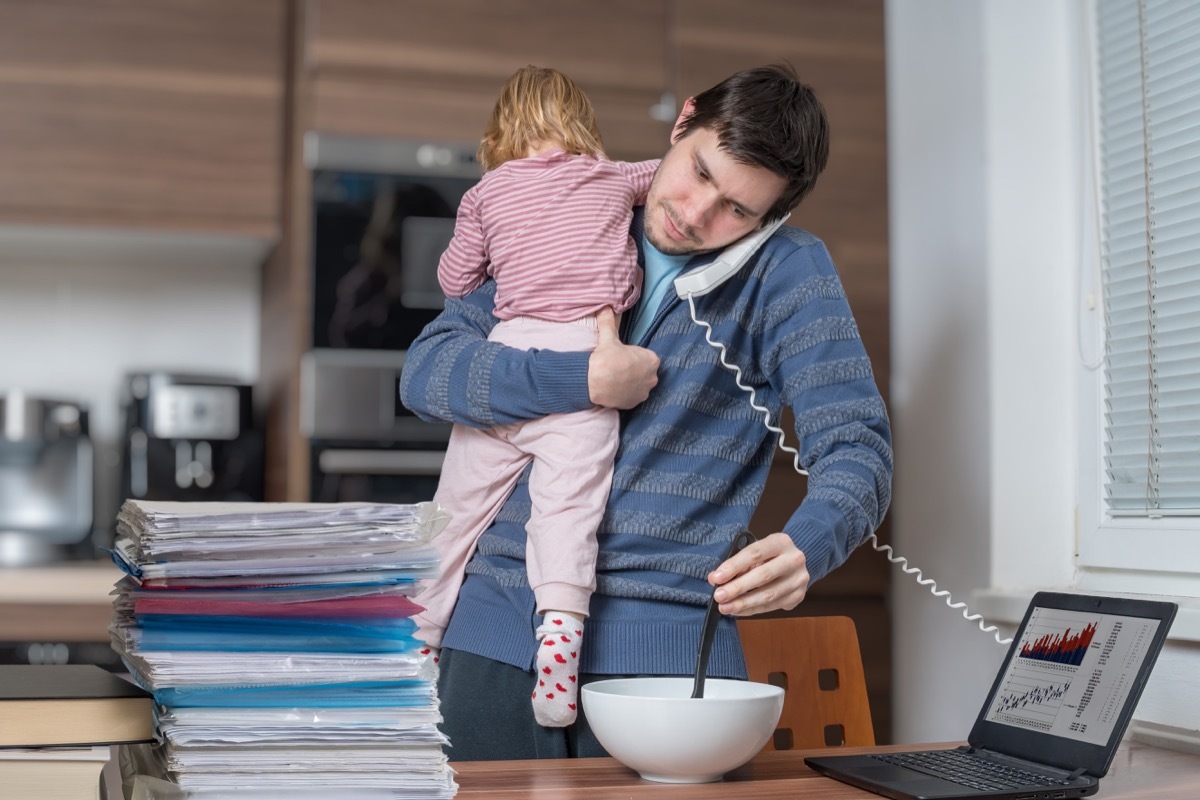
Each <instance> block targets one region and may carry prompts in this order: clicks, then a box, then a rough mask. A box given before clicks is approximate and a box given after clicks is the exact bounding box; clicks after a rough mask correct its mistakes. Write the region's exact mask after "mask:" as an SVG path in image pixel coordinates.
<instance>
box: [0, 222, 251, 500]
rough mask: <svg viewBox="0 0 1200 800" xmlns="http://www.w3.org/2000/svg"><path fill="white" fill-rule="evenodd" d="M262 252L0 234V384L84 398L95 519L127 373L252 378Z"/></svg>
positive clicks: (112, 490) (177, 239)
mask: <svg viewBox="0 0 1200 800" xmlns="http://www.w3.org/2000/svg"><path fill="white" fill-rule="evenodd" d="M261 250H262V245H261V244H255V243H246V242H236V241H234V242H230V241H220V240H214V239H208V238H203V237H186V236H169V237H162V236H160V237H155V236H147V235H142V234H126V233H121V234H111V235H110V234H105V235H99V236H97V235H94V234H87V233H81V232H77V231H44V230H43V231H36V232H34V233H32V234H30V232H29V231H12V230H7V231H5V232H4V234H3V236H0V389H3V390H10V389H20V390H23V391H25V392H26V393H27V394H28V395H32V396H49V397H53V398H59V399H65V400H75V401H81V402H84V403H86V404H87V406H88V407H89V417H90V418H89V422H90V426H91V433H92V437H93V440H94V441H95V443H96V452H97V461H98V463H97V487H96V490H97V500H98V501H99V502H98V508H97V515H98V520H99V519H101V518H102V517H108V516H110V515H112V514H115V511H116V508H115V506H116V497H115V495H116V492H117V489H116V473H115V471H114V464H115V458H116V440H117V437H118V435H119V430H118V428H119V417H120V413H119V403H120V393H121V380H122V376H123V375H124V373H125V372H126V371H130V370H146V369H166V370H172V371H185V372H192V373H201V374H217V375H228V376H230V377H232V378H235V379H238V380H242V381H247V382H253V381H255V380H256V379H257V376H258V342H259V297H260V294H261V288H260V283H261V276H260V272H259V268H258V267H257V266H254V264H255V263H256V262H255V261H254V260H253V259H254V258H257V257H258V255H260V254H261Z"/></svg>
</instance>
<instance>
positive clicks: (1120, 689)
mask: <svg viewBox="0 0 1200 800" xmlns="http://www.w3.org/2000/svg"><path fill="white" fill-rule="evenodd" d="M1164 607H1166V608H1164ZM1173 614H1174V606H1173V604H1170V603H1156V602H1152V601H1141V600H1126V599H1123V598H1097V597H1083V596H1078V595H1064V594H1053V593H1039V594H1038V596H1036V597H1035V598H1034V600H1033V602H1032V603H1031V604H1030V607H1029V609H1028V611H1027V612H1026V615H1025V619H1024V621H1023V622H1022V623H1021V627H1020V628H1019V629H1018V631H1017V635H1016V636H1015V637H1014V639H1013V644H1012V646H1011V647H1010V649H1009V652H1008V656H1007V659H1006V661H1005V664H1004V668H1003V669H1002V670H1001V671H1000V673H999V675H998V676H997V678H996V681H995V683H994V684H993V686H992V690H991V692H990V693H989V695H988V699H987V702H986V704H985V705H984V707H983V710H982V711H981V713H980V719H979V720H978V721H977V722H976V725H975V729H974V730H973V731H972V732H971V743H972V744H975V745H977V746H978V745H982V746H986V747H988V748H990V749H995V750H999V751H1001V752H1005V753H1008V754H1010V755H1017V756H1020V757H1022V758H1028V759H1031V760H1034V761H1039V762H1042V763H1049V764H1054V765H1055V766H1060V767H1062V768H1064V769H1072V768H1075V767H1080V766H1083V767H1086V768H1087V771H1088V773H1089V774H1092V775H1095V776H1097V777H1099V776H1100V775H1103V774H1104V772H1106V771H1107V769H1108V765H1109V763H1110V762H1111V760H1112V755H1113V754H1114V753H1115V751H1116V748H1117V746H1118V744H1119V743H1120V738H1121V735H1122V734H1123V733H1124V731H1125V727H1126V725H1127V724H1128V721H1129V718H1130V717H1131V715H1132V714H1133V710H1134V707H1135V706H1136V705H1137V700H1138V698H1139V697H1140V695H1141V691H1142V688H1143V687H1144V685H1145V682H1146V679H1147V678H1148V676H1149V672H1150V668H1151V666H1153V663H1154V661H1155V659H1156V657H1157V655H1158V652H1159V650H1160V649H1161V648H1162V642H1163V639H1164V638H1165V636H1166V633H1167V629H1168V628H1169V627H1170V621H1171V618H1172V617H1173ZM977 738H978V739H979V741H976V739H977Z"/></svg>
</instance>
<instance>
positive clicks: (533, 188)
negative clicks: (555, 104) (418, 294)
mask: <svg viewBox="0 0 1200 800" xmlns="http://www.w3.org/2000/svg"><path fill="white" fill-rule="evenodd" d="M657 168H658V161H640V162H638V163H628V162H624V161H609V160H608V159H606V158H593V157H591V156H573V155H567V154H566V153H563V152H562V151H561V150H555V151H552V152H550V153H546V154H543V155H540V156H534V157H533V158H520V159H516V160H513V161H508V162H505V163H504V164H501V165H500V166H499V167H497V168H496V169H494V170H491V171H490V172H488V173H487V174H486V175H484V176H483V178H482V180H480V181H479V183H477V184H476V185H475V186H473V187H471V189H470V190H469V191H468V192H467V193H466V195H464V196H463V199H462V203H460V204H459V207H458V219H457V220H456V221H455V224H454V238H453V239H451V241H450V246H449V247H447V248H446V252H445V253H443V254H442V259H441V262H440V263H439V264H438V281H439V282H440V283H441V285H442V291H443V292H445V293H446V295H447V296H448V297H462V296H464V295H466V294H469V293H470V292H472V291H474V290H475V289H477V288H479V286H480V285H482V284H483V282H484V281H485V280H486V279H487V277H488V276H489V275H490V276H491V277H493V278H495V279H496V310H495V314H496V317H497V318H499V319H512V318H514V317H522V316H528V317H536V318H538V319H544V320H548V321H551V322H570V321H572V320H576V319H581V318H583V317H586V316H590V315H592V314H595V313H596V312H597V311H599V310H601V309H603V308H605V307H606V306H607V307H611V308H612V309H613V311H615V312H617V313H618V314H619V313H621V312H622V311H625V310H626V309H628V308H630V307H631V306H632V305H633V304H634V303H636V302H637V299H638V294H639V293H640V291H641V288H642V287H641V284H642V272H641V270H640V269H638V267H637V247H636V245H635V244H634V242H633V240H632V239H631V238H630V237H629V223H630V220H631V218H632V215H633V207H634V206H635V205H640V204H642V203H644V202H645V201H646V193H647V191H649V188H650V180H651V178H653V177H654V171H655V169H657Z"/></svg>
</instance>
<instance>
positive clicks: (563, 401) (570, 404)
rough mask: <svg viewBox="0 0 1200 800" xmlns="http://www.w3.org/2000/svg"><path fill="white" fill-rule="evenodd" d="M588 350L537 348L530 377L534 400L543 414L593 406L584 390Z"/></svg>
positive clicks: (588, 356) (586, 387) (585, 389)
mask: <svg viewBox="0 0 1200 800" xmlns="http://www.w3.org/2000/svg"><path fill="white" fill-rule="evenodd" d="M590 358H591V353H588V352H578V351H573V352H559V351H556V350H542V351H539V352H538V357H537V365H536V367H535V368H534V379H535V380H536V381H537V383H536V385H537V393H538V401H539V403H540V404H541V406H542V408H543V410H544V411H545V412H546V413H547V414H570V413H572V412H575V411H585V410H587V409H589V408H592V407H593V406H595V403H593V402H592V398H591V395H589V394H588V360H589V359H590Z"/></svg>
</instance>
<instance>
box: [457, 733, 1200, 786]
mask: <svg viewBox="0 0 1200 800" xmlns="http://www.w3.org/2000/svg"><path fill="white" fill-rule="evenodd" d="M931 746H932V747H938V746H942V745H931ZM945 746H952V745H945ZM915 747H919V746H914V745H903V746H899V745H892V746H888V747H847V748H844V749H843V750H842V751H841V752H845V753H864V752H883V751H887V750H911V749H914V748H915ZM816 753H824V754H826V755H827V754H828V753H829V751H828V750H789V751H781V752H775V751H771V752H763V753H760V754H759V755H758V756H756V757H755V758H754V760H753V761H751V762H750V763H749V764H747V765H745V766H743V767H739V768H738V769H736V770H734V771H733V772H731V773H729V774H728V775H726V776H725V780H723V781H718V782H717V783H702V784H669V783H652V782H650V781H644V780H642V779H641V778H639V777H638V775H637V773H635V772H633V771H632V770H630V769H628V768H626V767H624V766H622V765H621V764H620V763H618V762H617V761H615V760H614V759H611V758H579V759H569V760H559V761H461V762H456V763H454V764H452V766H453V767H454V769H455V770H457V772H458V784H459V787H460V788H459V792H458V798H460V800H470V799H471V798H489V800H550V798H554V800H560V799H561V800H573V799H577V800H671V799H672V798H680V799H686V800H704V799H705V798H714V800H715V798H721V800H796V798H801V797H802V798H804V799H805V800H847V799H848V798H874V797H878V795H874V794H871V793H870V792H866V791H864V790H862V789H857V788H855V787H853V786H849V785H847V784H844V783H839V782H838V781H835V780H833V779H832V778H827V777H824V776H822V775H818V774H817V773H815V772H813V771H812V770H811V769H809V768H808V767H806V766H805V765H804V757H805V756H809V755H814V754H816ZM1093 796H1094V797H1095V798H1097V800H1134V798H1138V799H1139V800H1145V799H1146V798H1153V799H1154V800H1193V799H1194V798H1196V797H1200V756H1197V755H1191V754H1187V753H1181V752H1178V751H1174V750H1166V749H1163V748H1159V747H1153V746H1150V745H1147V744H1142V743H1140V742H1131V741H1127V742H1125V743H1124V744H1123V745H1122V746H1121V749H1120V750H1119V751H1118V752H1117V756H1116V758H1115V759H1114V761H1113V765H1112V768H1111V769H1109V771H1108V775H1106V776H1105V777H1104V778H1102V779H1101V780H1100V792H1099V793H1098V794H1096V795H1093Z"/></svg>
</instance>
